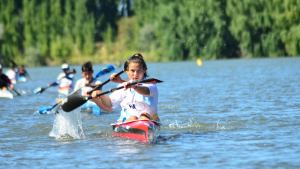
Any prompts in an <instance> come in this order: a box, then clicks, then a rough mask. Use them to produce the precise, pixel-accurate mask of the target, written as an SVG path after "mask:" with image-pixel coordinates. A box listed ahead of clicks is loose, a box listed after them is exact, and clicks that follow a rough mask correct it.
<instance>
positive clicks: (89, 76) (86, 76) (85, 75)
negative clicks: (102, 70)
mask: <svg viewBox="0 0 300 169" xmlns="http://www.w3.org/2000/svg"><path fill="white" fill-rule="evenodd" d="M82 77H83V78H84V79H85V80H87V81H88V82H89V81H91V80H92V79H93V72H89V71H87V72H82Z"/></svg>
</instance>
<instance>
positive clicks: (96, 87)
mask: <svg viewBox="0 0 300 169" xmlns="http://www.w3.org/2000/svg"><path fill="white" fill-rule="evenodd" d="M123 72H124V70H122V71H120V72H119V73H117V74H116V76H120V75H121V74H122V73H123ZM108 82H110V79H108V80H106V81H105V82H103V83H101V84H99V85H96V86H95V87H94V88H93V89H92V90H91V91H89V92H87V94H89V95H90V94H92V93H93V91H95V90H99V89H101V88H102V86H104V85H105V84H107V83H108Z"/></svg>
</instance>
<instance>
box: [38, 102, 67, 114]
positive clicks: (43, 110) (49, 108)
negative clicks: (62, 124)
mask: <svg viewBox="0 0 300 169" xmlns="http://www.w3.org/2000/svg"><path fill="white" fill-rule="evenodd" d="M60 103H61V102H57V103H55V104H54V105H52V106H47V107H42V108H39V110H38V111H36V112H37V113H39V114H48V112H51V111H52V110H53V109H54V108H55V107H56V106H58V105H59V104H60Z"/></svg>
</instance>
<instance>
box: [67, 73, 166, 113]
mask: <svg viewBox="0 0 300 169" xmlns="http://www.w3.org/2000/svg"><path fill="white" fill-rule="evenodd" d="M149 82H151V83H161V82H163V81H161V80H158V79H155V78H150V79H143V80H138V81H134V82H132V83H128V86H132V85H136V84H138V83H149ZM123 88H124V86H120V87H117V88H113V89H110V90H108V91H105V92H102V93H99V94H98V95H97V96H96V97H99V96H102V95H105V94H108V93H111V92H114V91H116V90H120V89H123ZM92 98H93V97H92V96H85V97H84V96H79V95H70V96H69V97H68V98H67V100H66V102H65V103H63V104H62V106H61V108H62V109H63V111H65V112H70V111H72V110H74V109H76V108H78V107H80V106H81V105H83V104H84V103H86V102H87V101H88V100H90V99H92Z"/></svg>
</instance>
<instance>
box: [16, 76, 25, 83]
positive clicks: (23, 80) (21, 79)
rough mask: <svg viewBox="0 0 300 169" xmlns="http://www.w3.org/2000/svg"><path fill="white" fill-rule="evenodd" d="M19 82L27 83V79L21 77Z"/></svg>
mask: <svg viewBox="0 0 300 169" xmlns="http://www.w3.org/2000/svg"><path fill="white" fill-rule="evenodd" d="M18 82H27V78H26V77H25V76H19V77H18Z"/></svg>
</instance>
